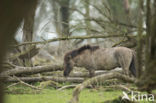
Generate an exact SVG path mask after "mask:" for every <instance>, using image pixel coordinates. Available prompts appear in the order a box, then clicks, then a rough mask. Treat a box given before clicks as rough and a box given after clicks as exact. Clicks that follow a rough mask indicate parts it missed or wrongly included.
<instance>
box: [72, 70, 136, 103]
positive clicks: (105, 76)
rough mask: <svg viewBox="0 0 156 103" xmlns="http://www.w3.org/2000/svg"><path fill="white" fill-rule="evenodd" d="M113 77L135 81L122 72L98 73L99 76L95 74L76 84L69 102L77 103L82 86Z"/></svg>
mask: <svg viewBox="0 0 156 103" xmlns="http://www.w3.org/2000/svg"><path fill="white" fill-rule="evenodd" d="M113 78H117V79H119V80H122V81H126V82H130V83H134V82H135V80H134V79H132V78H129V77H127V76H124V75H123V74H121V73H117V72H112V73H107V74H103V75H99V76H96V77H93V78H91V79H88V80H86V81H84V82H83V83H82V84H79V85H77V86H76V88H75V89H74V91H73V96H72V99H71V100H70V103H78V101H79V94H80V92H81V91H82V90H83V89H84V88H86V87H87V86H88V85H91V84H94V83H99V82H104V81H105V80H108V79H113Z"/></svg>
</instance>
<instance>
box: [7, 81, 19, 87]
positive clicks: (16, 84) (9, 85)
mask: <svg viewBox="0 0 156 103" xmlns="http://www.w3.org/2000/svg"><path fill="white" fill-rule="evenodd" d="M19 83H20V82H17V83H13V84H11V85H9V86H7V87H6V88H10V87H12V86H15V85H17V84H19Z"/></svg>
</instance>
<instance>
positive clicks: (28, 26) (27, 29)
mask: <svg viewBox="0 0 156 103" xmlns="http://www.w3.org/2000/svg"><path fill="white" fill-rule="evenodd" d="M35 11H36V6H34V7H33V8H32V10H31V11H30V12H29V15H27V16H26V17H24V26H23V38H22V39H23V42H32V40H33V28H34V17H35ZM30 46H31V45H27V46H24V47H23V50H27V49H28V48H30ZM23 65H24V66H32V62H31V56H30V53H28V55H27V57H25V58H24V59H23Z"/></svg>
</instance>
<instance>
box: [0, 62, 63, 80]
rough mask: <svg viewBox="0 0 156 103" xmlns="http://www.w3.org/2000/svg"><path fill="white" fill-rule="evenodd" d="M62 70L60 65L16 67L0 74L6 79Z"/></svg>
mask: <svg viewBox="0 0 156 103" xmlns="http://www.w3.org/2000/svg"><path fill="white" fill-rule="evenodd" d="M57 70H63V68H62V65H56V64H54V65H46V66H36V67H20V66H16V67H15V69H11V70H8V71H4V72H2V73H1V74H0V76H2V77H7V76H10V75H21V74H35V73H41V72H48V71H57Z"/></svg>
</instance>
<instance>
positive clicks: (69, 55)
mask: <svg viewBox="0 0 156 103" xmlns="http://www.w3.org/2000/svg"><path fill="white" fill-rule="evenodd" d="M87 49H88V50H90V51H95V50H96V49H99V46H90V45H84V46H82V47H80V48H78V49H74V50H72V51H70V52H68V53H66V54H65V56H64V62H66V61H69V60H70V59H72V58H74V57H76V56H78V55H80V54H81V53H82V52H83V51H85V50H87Z"/></svg>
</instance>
